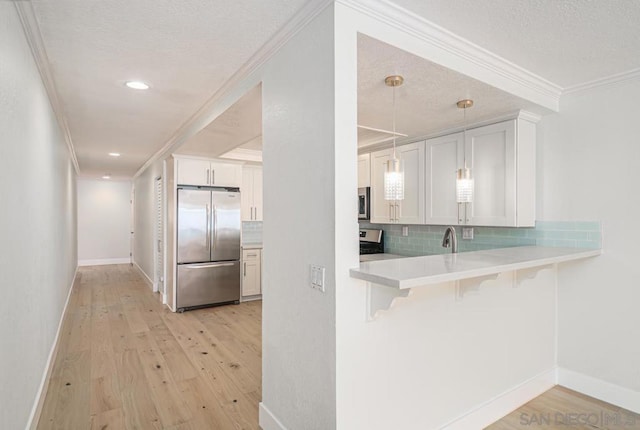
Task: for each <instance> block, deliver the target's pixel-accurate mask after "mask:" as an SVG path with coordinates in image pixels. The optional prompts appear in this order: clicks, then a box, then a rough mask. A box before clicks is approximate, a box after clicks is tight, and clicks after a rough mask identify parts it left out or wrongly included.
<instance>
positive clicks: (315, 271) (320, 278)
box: [311, 264, 324, 293]
mask: <svg viewBox="0 0 640 430" xmlns="http://www.w3.org/2000/svg"><path fill="white" fill-rule="evenodd" d="M311 288H315V289H316V290H320V291H321V292H323V293H324V267H322V266H318V265H315V264H312V265H311Z"/></svg>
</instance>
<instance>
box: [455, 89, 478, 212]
mask: <svg viewBox="0 0 640 430" xmlns="http://www.w3.org/2000/svg"><path fill="white" fill-rule="evenodd" d="M457 106H458V107H459V108H460V109H464V111H463V112H464V125H463V127H464V128H463V131H462V136H463V141H465V142H466V137H467V109H468V108H470V107H471V106H473V100H469V99H465V100H460V101H459V102H458V103H457ZM465 155H466V154H465ZM473 189H474V182H473V176H471V169H469V168H467V160H466V159H465V160H464V168H462V169H458V172H457V177H456V201H457V202H458V203H472V202H473Z"/></svg>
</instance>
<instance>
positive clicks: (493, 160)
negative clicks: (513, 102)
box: [465, 118, 536, 227]
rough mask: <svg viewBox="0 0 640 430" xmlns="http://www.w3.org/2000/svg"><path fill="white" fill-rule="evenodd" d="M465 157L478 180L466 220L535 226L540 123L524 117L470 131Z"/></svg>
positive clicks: (466, 221) (504, 224)
mask: <svg viewBox="0 0 640 430" xmlns="http://www.w3.org/2000/svg"><path fill="white" fill-rule="evenodd" d="M465 156H466V159H467V164H468V165H469V167H471V169H472V171H471V172H472V175H473V177H474V180H475V191H474V197H473V203H469V204H468V205H467V208H466V216H465V223H466V224H471V225H487V226H509V227H533V226H535V215H536V214H535V209H536V125H535V124H534V123H532V122H530V121H527V120H525V119H521V118H520V119H514V120H510V121H504V122H500V123H497V124H492V125H488V126H486V127H480V128H476V129H473V130H468V131H467V135H466V141H465Z"/></svg>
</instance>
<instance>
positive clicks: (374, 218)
mask: <svg viewBox="0 0 640 430" xmlns="http://www.w3.org/2000/svg"><path fill="white" fill-rule="evenodd" d="M391 152H392V151H391V150H390V149H384V150H382V151H377V152H372V153H371V194H370V196H369V197H370V199H371V201H370V211H371V213H370V218H371V223H372V224H388V223H390V222H391V218H392V213H391V211H392V205H393V204H395V202H392V201H388V200H385V199H384V172H385V170H386V168H387V161H389V160H390V159H391Z"/></svg>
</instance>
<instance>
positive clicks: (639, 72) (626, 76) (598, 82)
mask: <svg viewBox="0 0 640 430" xmlns="http://www.w3.org/2000/svg"><path fill="white" fill-rule="evenodd" d="M638 78H640V68H639V69H632V70H628V71H626V72H622V73H616V74H614V75H611V76H606V77H604V78H599V79H594V80H593V81H588V82H584V83H582V84H578V85H572V86H570V87H567V88H564V89H563V90H562V95H565V94H572V93H577V92H581V91H587V90H591V89H594V88H598V87H605V86H609V85H614V84H617V83H620V82H625V81H630V80H633V79H638Z"/></svg>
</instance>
